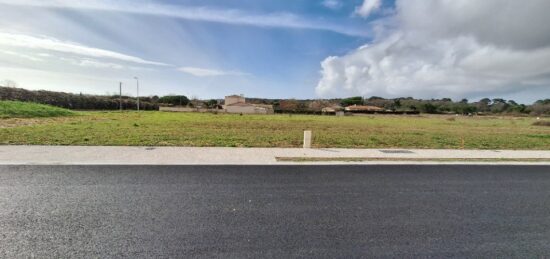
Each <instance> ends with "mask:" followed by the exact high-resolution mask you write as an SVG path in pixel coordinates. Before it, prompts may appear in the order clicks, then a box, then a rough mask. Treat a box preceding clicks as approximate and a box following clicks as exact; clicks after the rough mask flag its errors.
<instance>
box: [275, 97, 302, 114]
mask: <svg viewBox="0 0 550 259" xmlns="http://www.w3.org/2000/svg"><path fill="white" fill-rule="evenodd" d="M298 106H299V103H298V101H296V100H293V99H291V100H281V101H280V102H279V109H280V110H281V111H283V112H296V111H297V110H298Z"/></svg>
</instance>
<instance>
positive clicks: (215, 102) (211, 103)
mask: <svg viewBox="0 0 550 259" xmlns="http://www.w3.org/2000/svg"><path fill="white" fill-rule="evenodd" d="M206 106H207V107H208V108H215V107H216V106H218V100H216V99H211V100H209V101H207V102H206Z"/></svg>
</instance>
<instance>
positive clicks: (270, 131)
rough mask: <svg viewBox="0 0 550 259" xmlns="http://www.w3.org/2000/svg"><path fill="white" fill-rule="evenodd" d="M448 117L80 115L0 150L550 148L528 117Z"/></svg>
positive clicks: (17, 130)
mask: <svg viewBox="0 0 550 259" xmlns="http://www.w3.org/2000/svg"><path fill="white" fill-rule="evenodd" d="M448 118H449V117H445V116H365V117H363V116H355V117H354V116H352V117H334V116H309V115H292V116H289V115H244V116H239V115H230V114H217V115H216V114H199V113H165V112H141V113H136V112H124V113H119V112H82V113H81V116H72V117H62V118H52V119H40V120H38V122H36V123H34V124H32V125H25V126H14V127H7V128H6V127H5V128H2V127H0V144H36V145H38V144H46V145H140V146H222V147H300V146H301V144H302V138H303V130H312V131H313V146H314V147H317V148H322V147H339V148H466V149H538V150H550V128H548V127H540V126H534V125H532V124H533V122H534V121H535V119H533V118H496V117H494V118H489V117H457V118H456V119H455V120H454V121H451V120H447V119H448ZM8 120H9V119H8ZM4 121H6V120H4ZM1 123H2V121H1V120H0V124H1ZM463 143H464V144H463Z"/></svg>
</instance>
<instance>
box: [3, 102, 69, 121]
mask: <svg viewBox="0 0 550 259" xmlns="http://www.w3.org/2000/svg"><path fill="white" fill-rule="evenodd" d="M73 114H74V112H72V111H70V110H67V109H62V108H58V107H54V106H50V105H43V104H37V103H29V102H15V101H0V119H4V118H37V117H57V116H68V115H73Z"/></svg>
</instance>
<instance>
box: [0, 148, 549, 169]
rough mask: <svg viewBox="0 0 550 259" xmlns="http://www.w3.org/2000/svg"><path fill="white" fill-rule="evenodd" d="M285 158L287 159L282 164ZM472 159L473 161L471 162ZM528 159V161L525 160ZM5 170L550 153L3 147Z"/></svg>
mask: <svg viewBox="0 0 550 259" xmlns="http://www.w3.org/2000/svg"><path fill="white" fill-rule="evenodd" d="M277 158H281V159H279V160H278V159H277ZM470 159H472V160H470ZM523 159H525V160H523ZM0 164H1V165H25V164H40V165H58V164H67V165H71V164H72V165H74V164H80V165H82V164H84V165H87V164H91V165H102V164H105V165H116V164H122V165H131V164H135V165H274V164H277V165H278V164H544V165H550V150H549V151H529V150H525V151H513V150H441V149H438V150H433V149H407V150H404V149H301V148H216V147H214V148H194V147H104V146H101V147H98V146H90V147H87V146H0Z"/></svg>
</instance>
